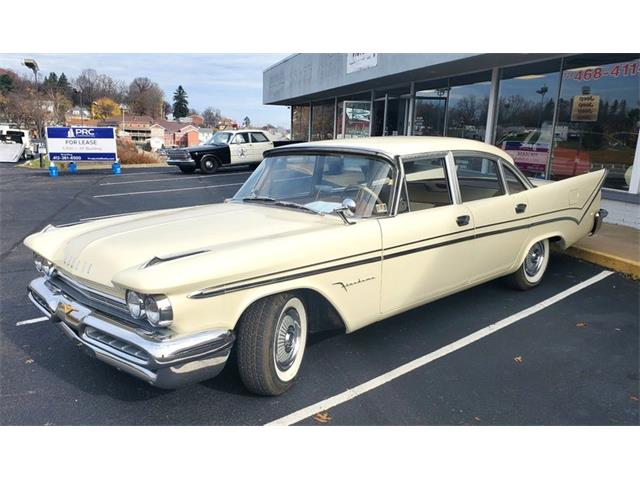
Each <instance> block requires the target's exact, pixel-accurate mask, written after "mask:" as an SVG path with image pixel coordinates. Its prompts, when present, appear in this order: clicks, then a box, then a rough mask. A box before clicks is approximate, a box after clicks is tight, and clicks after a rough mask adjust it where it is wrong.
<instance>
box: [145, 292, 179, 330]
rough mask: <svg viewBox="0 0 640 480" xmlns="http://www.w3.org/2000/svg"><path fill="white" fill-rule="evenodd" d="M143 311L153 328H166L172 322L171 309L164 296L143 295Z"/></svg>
mask: <svg viewBox="0 0 640 480" xmlns="http://www.w3.org/2000/svg"><path fill="white" fill-rule="evenodd" d="M144 311H145V314H146V316H147V321H148V322H149V323H150V324H151V325H152V326H154V327H168V326H169V325H171V323H172V322H173V308H172V307H171V302H170V301H169V298H168V297H167V296H166V295H145V297H144Z"/></svg>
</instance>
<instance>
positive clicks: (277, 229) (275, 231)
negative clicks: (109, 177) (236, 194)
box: [25, 203, 342, 291]
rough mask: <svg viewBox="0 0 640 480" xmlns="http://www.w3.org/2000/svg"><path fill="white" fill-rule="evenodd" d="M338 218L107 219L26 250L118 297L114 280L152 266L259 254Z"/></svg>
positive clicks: (199, 211) (257, 210) (47, 234)
mask: <svg viewBox="0 0 640 480" xmlns="http://www.w3.org/2000/svg"><path fill="white" fill-rule="evenodd" d="M341 223H342V222H341V221H340V220H338V219H337V218H334V217H333V216H319V215H312V214H309V213H304V212H300V211H295V210H290V209H282V208H274V207H267V206H262V205H245V204H237V203H223V204H216V205H207V206H200V207H189V208H181V209H172V210H158V211H153V212H146V213H140V214H133V215H125V216H120V217H115V218H105V219H101V220H94V221H91V222H86V223H81V224H78V225H73V226H69V227H62V228H51V229H49V230H47V231H44V232H41V233H37V234H34V235H31V236H29V237H27V238H26V239H25V245H26V246H27V247H29V248H30V249H31V250H33V251H35V252H36V253H38V254H40V255H42V256H44V257H45V258H47V259H49V260H51V261H52V262H53V263H54V264H56V266H58V268H59V269H60V270H61V271H62V272H63V273H66V274H68V275H70V276H72V277H73V278H74V279H76V280H86V281H87V283H88V284H89V285H92V286H96V287H98V286H102V287H104V288H105V289H107V290H113V291H116V290H117V287H116V285H114V283H113V278H114V276H115V275H116V274H117V273H118V272H122V271H124V270H127V269H129V270H131V269H135V270H140V269H142V268H143V267H144V266H145V265H146V264H147V263H148V262H149V261H151V260H152V259H155V260H154V261H153V262H154V263H164V262H167V263H168V262H170V261H173V260H174V259H176V260H177V259H181V258H186V257H189V256H193V258H194V259H195V258H196V255H201V256H204V255H207V254H208V253H215V254H217V255H221V254H224V253H225V252H229V251H231V250H232V251H234V252H237V251H238V250H239V249H240V250H241V249H242V248H241V247H243V246H250V247H251V249H254V250H255V249H256V248H258V249H259V248H260V243H259V242H263V243H264V242H267V243H271V242H274V241H275V242H278V241H280V240H281V239H282V238H284V237H291V236H296V235H304V234H306V233H311V232H316V231H317V230H321V229H327V228H331V227H334V228H335V227H336V226H339V225H340V224H341Z"/></svg>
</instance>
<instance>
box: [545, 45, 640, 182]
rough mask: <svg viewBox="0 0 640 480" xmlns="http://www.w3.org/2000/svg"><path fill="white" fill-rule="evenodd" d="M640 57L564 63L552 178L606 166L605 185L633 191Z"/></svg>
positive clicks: (593, 58)
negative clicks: (631, 181) (632, 177)
mask: <svg viewBox="0 0 640 480" xmlns="http://www.w3.org/2000/svg"><path fill="white" fill-rule="evenodd" d="M639 70H640V59H639V58H638V55H637V54H635V55H628V56H621V55H618V56H616V57H615V58H614V57H613V56H612V55H604V54H602V55H601V54H593V55H580V56H576V57H570V58H567V59H565V63H564V71H563V73H562V85H561V89H560V100H559V102H558V120H557V125H556V128H555V135H554V146H553V152H552V158H551V178H552V179H562V178H566V177H570V176H574V175H579V174H581V173H586V172H589V171H593V170H599V169H601V168H606V169H608V170H609V174H608V176H607V179H606V181H605V184H604V186H605V187H608V188H616V189H621V190H628V189H629V182H630V180H631V168H632V165H633V158H634V155H635V150H636V145H637V143H638V127H639V126H640V99H639V95H640V83H639V82H640V81H639V78H640V71H639Z"/></svg>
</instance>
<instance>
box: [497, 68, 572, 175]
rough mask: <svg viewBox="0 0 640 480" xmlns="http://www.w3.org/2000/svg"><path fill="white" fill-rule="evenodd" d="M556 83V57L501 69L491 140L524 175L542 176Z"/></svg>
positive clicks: (545, 161)
mask: <svg viewBox="0 0 640 480" xmlns="http://www.w3.org/2000/svg"><path fill="white" fill-rule="evenodd" d="M559 83H560V60H559V59H558V60H554V61H552V62H546V63H544V64H536V65H525V66H521V67H514V68H510V69H505V70H504V71H503V72H502V78H501V80H500V93H499V97H498V120H497V123H496V135H495V143H496V145H497V146H498V147H500V148H502V149H503V150H505V151H506V152H507V153H509V155H511V156H512V157H513V159H514V160H515V162H516V165H518V167H519V168H520V170H521V171H522V172H523V173H525V174H526V175H528V176H533V177H540V178H543V177H545V173H546V168H547V161H548V158H549V150H550V149H551V135H552V131H553V114H554V110H555V100H556V97H557V94H558V88H559Z"/></svg>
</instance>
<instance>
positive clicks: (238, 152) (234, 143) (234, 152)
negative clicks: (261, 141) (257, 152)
mask: <svg viewBox="0 0 640 480" xmlns="http://www.w3.org/2000/svg"><path fill="white" fill-rule="evenodd" d="M249 144H250V138H249V134H248V133H246V132H243V133H236V134H235V135H234V137H233V138H232V139H231V142H230V143H229V150H230V154H231V163H249V162H251V148H250V147H249Z"/></svg>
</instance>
